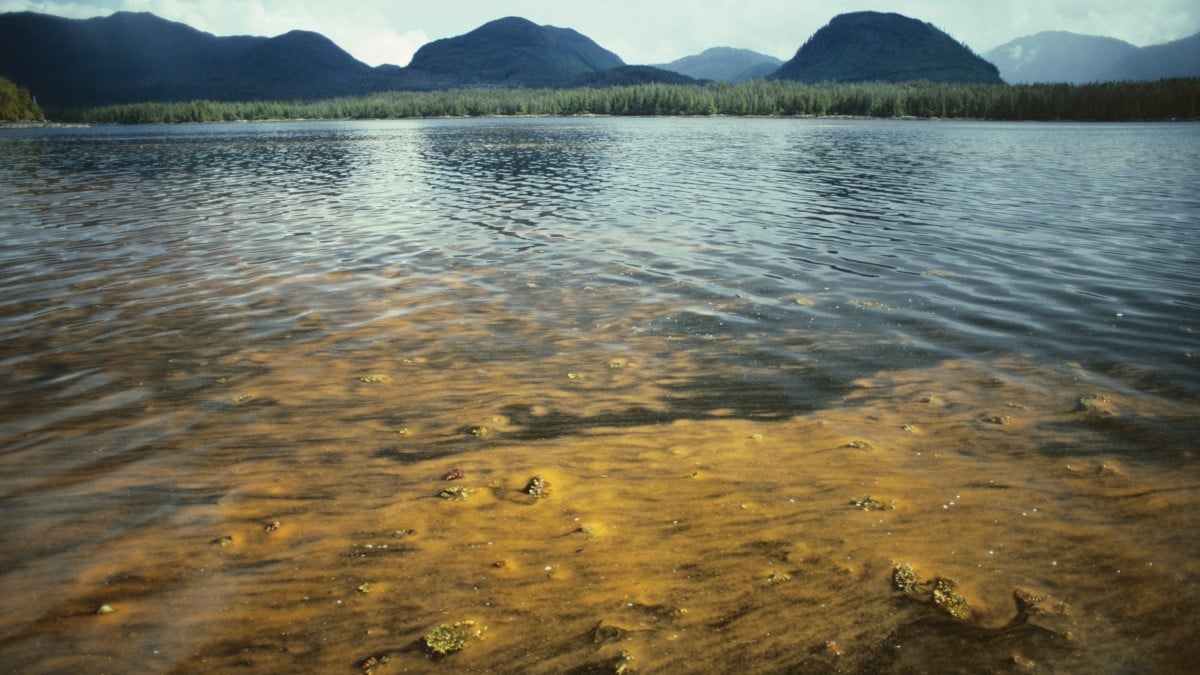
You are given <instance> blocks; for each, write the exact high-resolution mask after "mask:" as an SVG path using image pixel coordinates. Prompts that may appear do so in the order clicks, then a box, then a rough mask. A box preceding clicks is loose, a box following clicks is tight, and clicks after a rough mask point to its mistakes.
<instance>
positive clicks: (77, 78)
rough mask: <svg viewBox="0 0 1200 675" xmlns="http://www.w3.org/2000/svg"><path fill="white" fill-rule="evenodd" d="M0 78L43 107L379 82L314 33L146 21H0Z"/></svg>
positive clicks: (271, 94)
mask: <svg viewBox="0 0 1200 675" xmlns="http://www.w3.org/2000/svg"><path fill="white" fill-rule="evenodd" d="M0 75H3V76H5V77H8V78H9V79H11V80H13V81H15V82H19V83H20V84H21V85H22V86H24V87H27V88H28V89H29V90H30V91H32V92H33V93H34V95H35V96H37V97H38V100H39V101H40V102H41V103H42V104H43V105H49V106H72V105H100V104H107V103H123V102H132V101H149V100H156V101H163V100H167V101H170V100H185V99H191V98H209V99H214V100H232V99H236V98H294V97H297V96H302V95H303V94H304V93H305V92H310V91H321V92H323V93H324V95H342V94H350V93H357V92H364V91H366V90H369V89H371V88H372V85H373V84H376V83H377V82H378V80H379V79H380V74H378V73H377V72H376V70H375V69H373V68H371V67H370V66H367V65H366V64H364V63H362V62H360V61H358V60H356V59H355V58H354V57H352V56H350V54H348V53H346V52H345V51H343V50H342V49H341V48H340V47H338V46H337V45H335V44H334V43H333V42H331V41H330V40H328V39H327V38H325V37H324V36H322V35H319V34H317V33H310V32H306V31H292V32H290V33H285V34H284V35H280V36H278V37H273V38H264V37H246V36H234V37H216V36H214V35H212V34H210V33H204V32H202V31H199V30H196V29H194V28H192V27H190V26H187V25H185V24H182V23H177V22H173V21H167V20H165V19H161V18H159V17H157V16H154V15H153V14H148V13H131V12H118V13H116V14H113V15H111V16H108V17H102V18H94V19H65V18H61V17H55V16H49V15H45V14H35V13H32V12H19V13H11V14H4V15H0Z"/></svg>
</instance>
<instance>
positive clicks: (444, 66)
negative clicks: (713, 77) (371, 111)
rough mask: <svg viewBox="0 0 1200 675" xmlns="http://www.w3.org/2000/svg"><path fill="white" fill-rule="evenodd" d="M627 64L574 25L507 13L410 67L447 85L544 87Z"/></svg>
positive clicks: (422, 53)
mask: <svg viewBox="0 0 1200 675" xmlns="http://www.w3.org/2000/svg"><path fill="white" fill-rule="evenodd" d="M623 65H625V62H623V61H622V60H621V59H620V57H618V56H617V55H616V54H613V53H612V52H610V51H608V50H606V49H604V48H603V47H601V46H600V45H598V44H596V43H595V42H593V41H592V40H591V39H589V38H587V37H585V36H583V35H581V34H579V33H577V32H575V31H573V30H571V29H569V28H555V27H554V26H539V25H537V24H535V23H533V22H532V21H529V20H527V19H522V18H519V17H506V18H503V19H497V20H495V21H491V22H489V23H486V24H484V25H482V26H480V27H479V28H476V29H475V30H473V31H471V32H470V33H467V34H465V35H460V36H458V37H452V38H445V39H442V40H435V41H433V42H430V43H428V44H426V45H424V46H423V47H421V48H420V49H418V50H417V53H416V54H414V55H413V58H412V61H411V62H410V63H409V64H408V68H407V69H406V70H409V71H412V73H411V74H410V75H409V76H410V77H417V76H425V77H427V78H428V79H429V80H430V81H440V82H443V83H444V84H445V86H474V85H492V86H508V87H511V86H523V87H545V86H555V85H561V84H563V83H565V82H567V81H569V80H571V79H574V78H576V77H579V76H581V75H586V74H588V73H596V72H600V71H604V70H608V69H610V68H616V67H618V66H623Z"/></svg>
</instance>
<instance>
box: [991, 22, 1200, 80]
mask: <svg viewBox="0 0 1200 675" xmlns="http://www.w3.org/2000/svg"><path fill="white" fill-rule="evenodd" d="M986 56H987V58H988V59H989V60H991V61H992V63H995V64H996V66H997V67H999V68H1000V76H1001V77H1003V78H1004V80H1005V81H1006V82H1011V83H1013V84H1026V83H1032V82H1069V83H1071V84H1084V83H1088V82H1112V81H1118V80H1161V79H1163V78H1168V77H1200V33H1197V34H1196V35H1193V36H1191V37H1189V38H1184V39H1182V40H1176V41H1175V42H1169V43H1167V44H1162V45H1153V46H1150V47H1141V48H1139V47H1135V46H1133V45H1131V44H1129V43H1128V42H1123V41H1121V40H1118V39H1116V38H1110V37H1099V36H1095V35H1077V34H1075V33H1067V32H1065V31H1046V32H1043V33H1037V34H1036V35H1028V36H1026V37H1022V38H1017V39H1016V40H1012V41H1011V42H1006V43H1004V44H1002V45H1000V46H999V47H996V48H995V49H992V50H990V51H988V52H987V54H986Z"/></svg>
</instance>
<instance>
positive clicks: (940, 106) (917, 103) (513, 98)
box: [52, 78, 1200, 124]
mask: <svg viewBox="0 0 1200 675" xmlns="http://www.w3.org/2000/svg"><path fill="white" fill-rule="evenodd" d="M52 115H53V118H54V119H55V120H56V121H62V122H81V123H93V124H110V123H111V124H143V123H177V122H221V121H226V122H229V121H242V120H250V121H255V120H299V119H400V118H419V117H480V116H517V115H550V116H556V115H562V116H571V115H614V116H623V115H628V116H644V115H650V116H671V115H674V116H685V115H688V116H690V115H700V116H704V115H728V116H789V117H790V116H817V117H822V116H861V117H882V118H894V117H919V118H970V119H988V120H1046V121H1050V120H1079V121H1084V120H1087V121H1133V120H1165V119H1188V120H1195V119H1200V78H1180V79H1171V80H1160V81H1157V82H1105V83H1095V84H1084V85H1070V84H1032V85H1007V84H942V83H931V82H910V83H899V84H896V83H883V82H875V83H866V84H838V83H826V84H813V85H810V84H802V83H797V82H787V81H767V80H753V81H750V82H741V83H737V84H729V83H709V84H695V85H680V84H638V85H629V86H617V87H607V88H591V87H582V88H573V89H506V88H500V89H490V88H478V89H453V90H441V91H407V92H384V93H378V94H370V95H366V96H360V97H351V98H333V99H327V100H321V101H290V102H289V101H245V102H218V101H188V102H174V103H136V104H123V105H110V106H104V107H98V108H76V109H66V110H57V111H52Z"/></svg>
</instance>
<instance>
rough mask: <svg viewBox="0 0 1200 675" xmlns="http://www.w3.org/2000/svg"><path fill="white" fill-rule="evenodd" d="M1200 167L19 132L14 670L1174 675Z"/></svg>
mask: <svg viewBox="0 0 1200 675" xmlns="http://www.w3.org/2000/svg"><path fill="white" fill-rule="evenodd" d="M1198 185H1200V125H1197V124H1154V125H1138V124H1123V125H1070V124H1036V125H1035V124H994V123H971V122H955V123H941V122H917V121H911V122H910V121H841V120H828V121H813V120H731V119H621V120H609V119H564V120H544V119H528V120H525V119H523V120H472V121H399V122H363V123H294V124H252V125H245V124H243V125H203V126H173V127H129V128H93V129H60V130H33V131H12V130H10V131H6V132H4V133H3V134H2V135H0V209H2V210H0V520H2V521H3V523H4V524H3V525H2V526H0V598H3V601H2V602H0V662H3V663H4V664H6V667H7V668H12V669H14V670H15V671H21V672H180V673H182V672H237V671H246V672H305V671H307V672H355V671H360V672H361V671H362V670H368V671H372V672H375V671H377V672H379V673H386V672H429V671H438V670H446V671H450V670H455V671H465V672H526V673H563V672H573V673H590V672H595V673H613V672H625V673H631V672H673V673H686V672H696V673H707V672H726V671H731V670H733V669H738V670H743V671H746V672H762V673H785V672H786V673H793V672H816V673H820V672H872V673H875V672H883V673H887V672H893V673H908V672H943V673H953V672H963V673H977V672H1038V673H1041V672H1051V673H1053V672H1061V673H1068V672H1072V673H1073V672H1109V673H1134V672H1137V673H1141V672H1185V671H1186V670H1187V669H1188V667H1189V666H1190V665H1191V664H1194V663H1196V662H1197V661H1200V641H1198V640H1197V638H1198V637H1200V631H1198V629H1197V623H1196V619H1195V617H1196V616H1197V613H1198V612H1200V588H1198V587H1197V581H1198V575H1200V555H1198V554H1200V544H1197V539H1196V536H1195V533H1196V532H1197V531H1200V458H1197V456H1196V443H1195V439H1196V438H1198V437H1200V360H1197V355H1198V354H1200V335H1198V331H1200V265H1197V261H1198V260H1200V192H1198V191H1197V189H1196V187H1197V186H1198ZM451 472H455V473H453V474H451ZM447 474H451V475H457V474H461V477H460V478H456V479H455V480H445V479H444V477H445V476H446V475H447ZM535 477H537V478H538V479H539V480H540V482H539V481H534V480H532V479H534V478H535ZM450 488H463V489H464V490H463V491H462V492H459V493H454V492H445V491H446V490H448V489H450ZM464 493H465V494H464ZM531 493H533V494H531ZM102 608H103V609H102ZM467 621H471V622H474V623H473V624H470V625H469V626H468V625H467V624H460V625H459V628H458V630H460V631H462V632H464V633H471V635H468V636H467V637H468V639H467V642H466V644H465V646H464V648H463V649H462V650H461V651H460V652H455V653H451V654H449V655H446V656H438V655H435V654H432V653H431V651H430V650H429V649H428V648H427V646H426V644H425V641H424V636H426V635H427V634H429V633H430V632H431V631H433V630H434V629H435V628H436V627H437V626H439V625H442V624H445V625H450V626H453V625H454V624H459V623H460V622H467ZM484 627H486V630H483V629H484ZM475 632H479V633H480V636H479V637H476V636H475V635H473V633H475Z"/></svg>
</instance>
